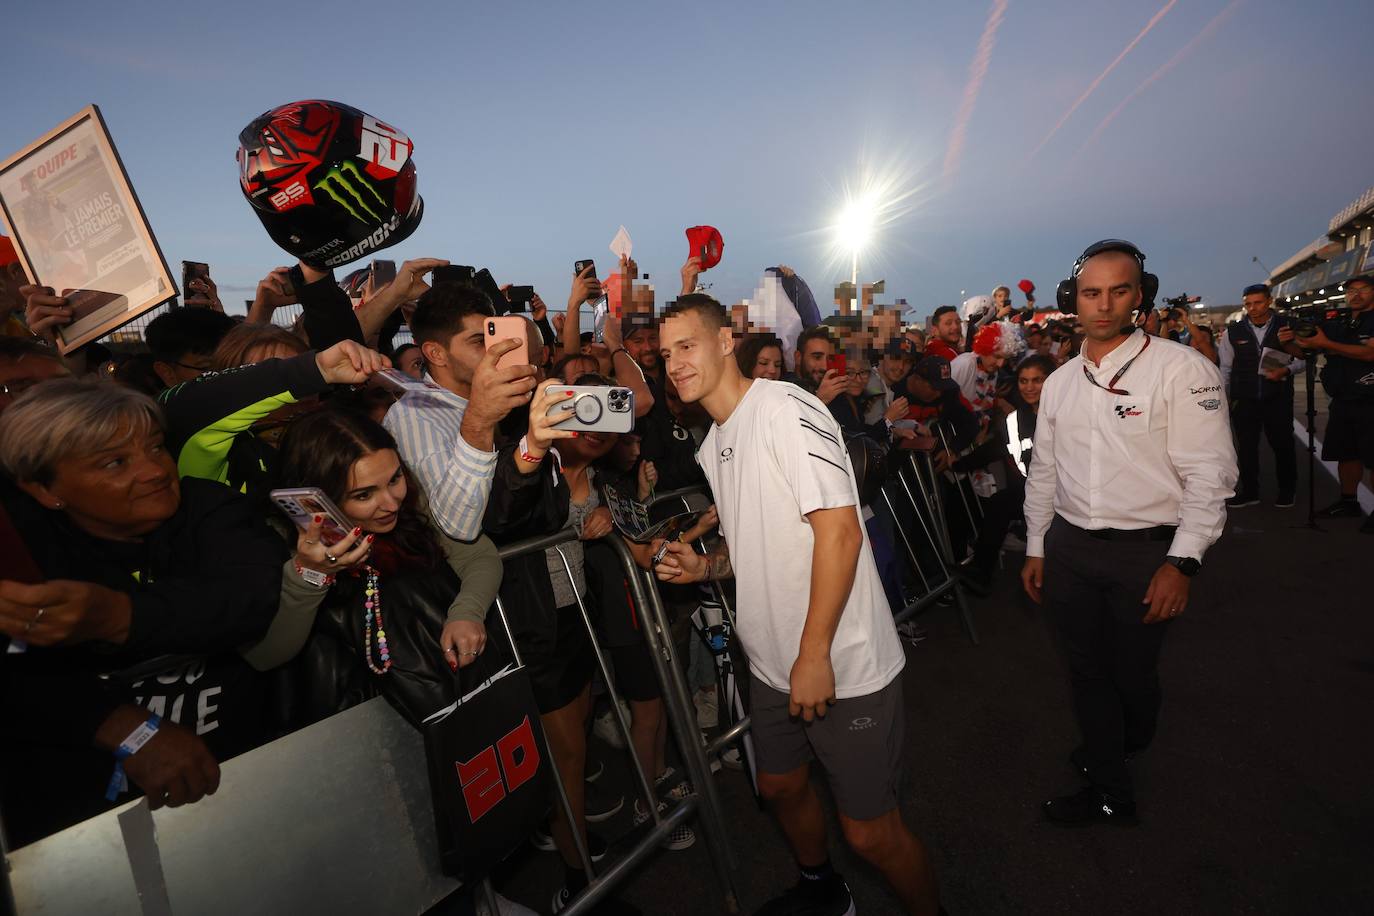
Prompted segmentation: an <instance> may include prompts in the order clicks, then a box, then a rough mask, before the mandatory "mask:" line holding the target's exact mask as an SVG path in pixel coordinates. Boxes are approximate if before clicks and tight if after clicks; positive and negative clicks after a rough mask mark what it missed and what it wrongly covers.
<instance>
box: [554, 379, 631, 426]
mask: <svg viewBox="0 0 1374 916" xmlns="http://www.w3.org/2000/svg"><path fill="white" fill-rule="evenodd" d="M544 390H545V392H546V393H549V394H552V393H554V392H557V391H571V392H572V393H573V396H572V397H571V398H568V399H566V400H562V401H559V402H558V403H557V404H554V405H552V406H551V407H550V408H549V411H548V414H549V416H551V417H552V416H557V415H558V414H560V413H572V415H573V416H572V418H571V419H568V420H564V421H563V422H562V423H560V424H559V425H558V428H559V429H575V430H577V431H578V432H587V433H628V432H630V431H632V430H633V429H634V428H635V393H634V392H633V391H631V390H630V389H628V388H622V387H620V386H618V385H550V386H549V387H548V388H546V389H544ZM569 405H571V406H569Z"/></svg>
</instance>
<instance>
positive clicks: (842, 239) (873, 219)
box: [835, 196, 878, 253]
mask: <svg viewBox="0 0 1374 916" xmlns="http://www.w3.org/2000/svg"><path fill="white" fill-rule="evenodd" d="M877 217H878V214H877V210H876V208H875V207H874V206H873V200H872V198H871V197H869V196H864V197H858V198H854V199H852V200H850V201H849V202H848V203H847V204H845V206H844V209H843V210H841V211H840V218H839V221H838V222H837V223H836V224H835V233H836V235H837V241H838V242H839V243H840V245H841V246H843V247H844V248H846V249H847V250H849V251H851V252H855V253H857V252H859V251H862V250H863V248H864V246H866V245H867V244H868V243H869V242H870V241H872V239H873V229H874V227H875V225H876V223H877V221H878V219H877Z"/></svg>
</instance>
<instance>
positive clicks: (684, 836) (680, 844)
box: [634, 798, 697, 851]
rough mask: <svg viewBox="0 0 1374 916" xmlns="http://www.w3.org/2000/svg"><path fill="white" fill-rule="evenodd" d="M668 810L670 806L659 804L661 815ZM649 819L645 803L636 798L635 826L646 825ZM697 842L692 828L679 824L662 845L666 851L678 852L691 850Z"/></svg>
mask: <svg viewBox="0 0 1374 916" xmlns="http://www.w3.org/2000/svg"><path fill="white" fill-rule="evenodd" d="M667 810H668V806H667V805H666V804H665V803H664V802H659V803H658V813H659V814H664V813H666V812H667ZM648 819H649V812H648V811H646V810H644V803H643V802H641V801H640V800H639V799H637V798H636V799H635V819H634V820H635V826H636V827H638V826H639V825H640V824H642V823H644V822H645V821H647V820H648ZM696 841H697V835H696V834H695V833H693V832H692V828H691V827H688V826H687V825H686V824H678V825H677V826H676V827H674V828H673V830H672V832H671V833H669V834H668V835H667V836H666V837H664V839H663V844H662V845H663V848H664V849H672V850H674V851H677V850H682V849H687V848H689V847H690V846H691V845H692V844H693V843H695V842H696Z"/></svg>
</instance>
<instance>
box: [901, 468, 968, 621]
mask: <svg viewBox="0 0 1374 916" xmlns="http://www.w3.org/2000/svg"><path fill="white" fill-rule="evenodd" d="M895 478H896V479H895V480H890V481H887V482H886V483H884V484H883V486H882V488H881V493H882V497H883V503H884V505H885V506H886V507H887V510H888V512H889V514H891V516H892V519H893V522H894V527H895V528H896V530H897V533H898V535H899V538H900V540H901V542H902V547H903V549H904V552H905V553H906V557H907V561H908V562H909V563H910V564H911V568H912V569H913V571H914V572H915V573H916V575H917V576H918V577H919V578H920V580H921V585H922V587H923V589H924V592H923V593H922V594H921V595H919V596H917V598H916V599H915V600H914V601H912V602H911V603H910V604H908V605H907V606H906V607H904V608H902V609H901V610H900V611H898V612H897V613H896V619H897V622H898V623H899V624H900V623H902V622H904V621H906V620H909V619H910V618H911V617H913V616H915V615H916V614H918V613H920V612H921V611H923V610H925V609H926V608H928V607H930V606H931V605H933V604H936V603H937V602H939V601H940V600H941V599H942V598H943V597H944V596H946V595H950V596H952V597H953V600H954V603H955V606H956V607H958V609H959V615H960V617H961V618H962V619H963V624H964V631H965V632H966V633H967V634H968V638H969V640H970V641H971V642H972V643H973V644H974V645H977V644H978V629H977V627H976V626H975V625H974V622H973V612H972V611H971V610H970V608H969V605H968V600H967V599H966V597H965V596H964V590H963V587H962V584H961V582H960V579H959V576H958V574H957V570H958V568H959V564H958V562H957V560H956V558H955V556H954V548H953V544H952V542H951V540H950V534H949V521H948V518H947V517H946V515H945V507H944V498H943V497H942V496H941V495H940V475H939V473H938V472H936V470H935V466H934V462H933V461H932V460H931V457H930V455H929V453H927V452H920V451H908V452H907V462H906V466H905V467H901V468H899V469H898V471H897V474H896V475H895ZM898 487H900V490H898V489H897V488H898ZM894 491H897V496H898V498H900V497H902V496H905V497H906V500H907V505H908V506H909V507H910V510H911V513H912V515H913V516H914V518H915V519H916V521H917V523H918V525H919V528H920V531H919V532H917V531H914V530H913V531H908V530H907V529H906V526H904V525H903V524H902V516H901V514H899V513H898V511H897V504H896V502H894V500H893V492H894ZM918 537H920V538H922V539H923V540H924V543H925V546H926V547H927V552H926V556H927V557H929V558H930V559H929V560H927V561H925V562H923V561H922V559H921V552H920V550H919V549H918V546H919V545H918V543H917V541H916V538H918Z"/></svg>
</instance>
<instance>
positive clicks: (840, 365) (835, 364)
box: [825, 353, 849, 375]
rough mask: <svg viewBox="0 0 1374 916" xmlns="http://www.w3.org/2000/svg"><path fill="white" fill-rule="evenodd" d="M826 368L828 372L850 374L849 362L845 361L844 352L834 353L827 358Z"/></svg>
mask: <svg viewBox="0 0 1374 916" xmlns="http://www.w3.org/2000/svg"><path fill="white" fill-rule="evenodd" d="M825 368H826V371H827V372H835V373H838V374H840V375H848V374H849V371H848V364H847V363H846V362H845V357H844V354H843V353H832V354H831V355H830V356H827V357H826V358H825Z"/></svg>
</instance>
